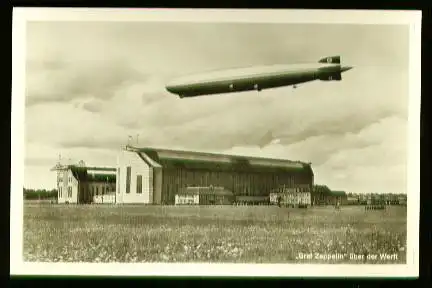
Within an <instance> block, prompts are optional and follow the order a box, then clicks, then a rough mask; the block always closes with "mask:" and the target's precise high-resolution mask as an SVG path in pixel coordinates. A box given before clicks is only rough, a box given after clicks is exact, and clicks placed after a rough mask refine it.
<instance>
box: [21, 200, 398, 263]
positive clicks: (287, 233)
mask: <svg viewBox="0 0 432 288" xmlns="http://www.w3.org/2000/svg"><path fill="white" fill-rule="evenodd" d="M23 229H24V230H23V236H24V239H23V240H24V247H23V249H24V250H23V251H24V255H23V256H24V260H25V261H38V262H53V261H54V262H231V263H353V264H359V263H367V264H370V263H388V264H395V263H405V262H406V254H405V253H406V208H405V207H400V206H390V207H387V209H386V210H376V211H365V209H364V207H361V206H352V207H351V206H345V207H342V208H341V209H340V210H335V209H334V208H332V207H313V208H308V209H298V208H279V207H275V206H201V207H188V206H140V205H130V206H129V205H127V206H126V205H125V206H114V205H78V206H76V205H50V204H40V205H38V204H25V208H24V227H23ZM299 253H320V254H334V253H341V254H343V253H347V254H348V255H349V253H354V254H358V255H370V254H375V255H378V254H380V253H387V254H395V253H396V255H397V260H395V259H392V260H382V259H380V257H378V258H377V259H375V260H371V259H366V258H365V259H366V261H363V260H362V261H359V260H356V261H353V260H350V259H348V258H344V259H335V260H328V259H327V260H317V259H311V260H298V259H296V258H297V256H298V255H299Z"/></svg>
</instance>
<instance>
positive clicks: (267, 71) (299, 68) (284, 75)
mask: <svg viewBox="0 0 432 288" xmlns="http://www.w3.org/2000/svg"><path fill="white" fill-rule="evenodd" d="M352 68H353V67H351V66H342V65H341V57H340V56H328V57H325V58H322V59H320V60H319V61H318V62H315V63H303V64H277V65H268V66H254V67H247V68H235V69H228V70H217V71H211V72H206V73H200V74H194V75H188V76H184V77H180V78H177V79H174V80H173V81H171V82H170V83H168V84H167V85H166V90H167V91H169V92H170V93H172V94H175V95H178V96H179V97H180V98H185V97H196V96H204V95H213V94H224V93H234V92H244V91H253V90H255V91H261V90H264V89H271V88H277V87H283V86H293V88H297V85H298V84H301V83H306V82H311V81H315V80H321V81H341V80H342V73H343V72H345V71H348V70H350V69H352Z"/></svg>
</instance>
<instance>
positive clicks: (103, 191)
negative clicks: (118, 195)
mask: <svg viewBox="0 0 432 288" xmlns="http://www.w3.org/2000/svg"><path fill="white" fill-rule="evenodd" d="M90 191H91V194H92V195H93V196H94V195H99V186H91V188H90ZM110 191H111V190H110V187H109V186H102V187H101V195H105V194H108V193H109V192H110Z"/></svg>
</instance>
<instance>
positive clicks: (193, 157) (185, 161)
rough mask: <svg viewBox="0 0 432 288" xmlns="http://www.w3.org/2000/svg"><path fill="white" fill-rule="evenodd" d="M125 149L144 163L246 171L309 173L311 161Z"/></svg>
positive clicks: (149, 149) (154, 149) (152, 149)
mask: <svg viewBox="0 0 432 288" xmlns="http://www.w3.org/2000/svg"><path fill="white" fill-rule="evenodd" d="M126 149H127V150H129V151H132V152H137V153H138V154H139V155H140V157H141V158H142V159H143V160H144V161H146V162H147V164H149V165H151V166H153V167H155V166H163V167H166V168H168V167H184V168H189V169H212V170H214V169H217V170H230V171H233V170H234V171H245V172H246V171H251V170H254V171H257V172H263V171H272V172H278V171H279V172H282V171H286V170H290V171H292V170H298V171H301V170H309V171H310V172H311V173H312V170H311V167H310V164H308V163H304V162H300V161H291V160H284V159H272V158H260V157H248V156H238V155H226V154H216V153H207V152H194V151H182V150H169V149H158V148H136V147H130V146H128V147H126ZM144 158H145V159H144ZM149 159H150V161H149Z"/></svg>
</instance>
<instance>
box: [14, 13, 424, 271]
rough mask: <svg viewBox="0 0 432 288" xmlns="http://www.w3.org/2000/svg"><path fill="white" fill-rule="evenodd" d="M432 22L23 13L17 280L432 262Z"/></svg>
mask: <svg viewBox="0 0 432 288" xmlns="http://www.w3.org/2000/svg"><path fill="white" fill-rule="evenodd" d="M15 16H16V17H15ZM420 23H421V12H418V11H385V10H381V11H348V10H346V11H344V10H338V11H331V10H328V11H325V10H279V11H276V10H275V11H271V10H267V11H264V10H254V11H248V10H223V9H218V10H205V9H192V10H191V9H189V10H188V9H184V10H183V9H96V8H93V9H71V8H69V9H67V8H56V9H54V8H22V9H14V23H13V71H12V72H13V86H12V127H11V133H12V151H11V152H12V164H11V165H12V166H11V175H12V176H11V177H12V178H11V201H12V202H11V248H10V249H11V274H50V275H53V274H56V275H137V276H140V275H141V276H145V275H167V276H169V275H192V276H193V275H204V276H205V275H209V276H236V275H239V276H368V275H369V276H373V275H375V276H383V275H390V276H415V275H417V274H418V233H419V232H418V222H419V220H418V217H419V215H418V214H419V198H420V197H419V194H420V185H419V177H420V176H419V159H420V152H419V147H420V146H419V137H420V133H419V126H420V120H419V117H420V75H421V73H420V33H421V30H420ZM306 267H311V268H310V269H309V268H306ZM312 267H313V269H312Z"/></svg>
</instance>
